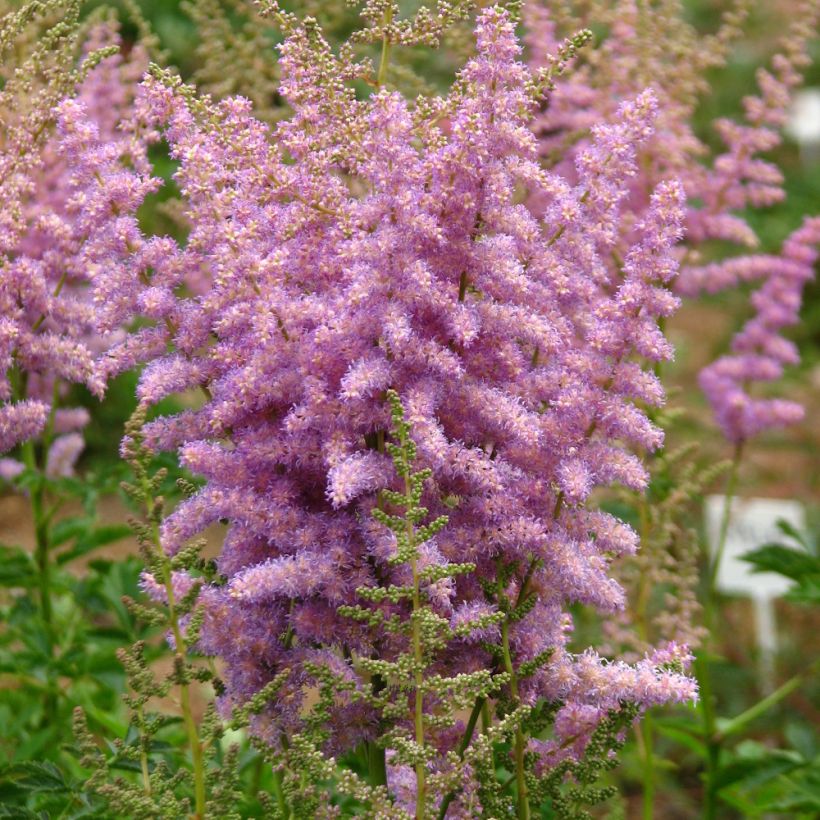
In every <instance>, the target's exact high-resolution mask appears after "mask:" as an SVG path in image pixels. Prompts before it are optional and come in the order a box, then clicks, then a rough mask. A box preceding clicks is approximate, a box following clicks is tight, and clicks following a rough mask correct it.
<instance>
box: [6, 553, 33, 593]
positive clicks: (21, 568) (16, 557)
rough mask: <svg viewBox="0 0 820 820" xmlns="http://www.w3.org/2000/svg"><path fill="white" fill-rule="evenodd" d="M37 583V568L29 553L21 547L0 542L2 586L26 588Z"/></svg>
mask: <svg viewBox="0 0 820 820" xmlns="http://www.w3.org/2000/svg"><path fill="white" fill-rule="evenodd" d="M36 583H37V573H36V568H35V566H34V561H33V560H32V558H31V556H30V555H29V553H27V552H26V551H25V550H23V549H21V548H20V547H10V546H6V545H5V544H0V587H7V588H9V587H12V588H13V587H20V588H26V587H31V586H34V585H35V584H36Z"/></svg>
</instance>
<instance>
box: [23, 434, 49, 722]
mask: <svg viewBox="0 0 820 820" xmlns="http://www.w3.org/2000/svg"><path fill="white" fill-rule="evenodd" d="M21 450H22V456H23V462H24V463H25V465H26V467H28V469H29V470H31V471H32V472H37V473H39V467H38V465H37V454H36V451H35V449H34V442H33V441H31V440H29V441H26V442H24V443H23V445H22V447H21ZM29 497H30V503H31V517H32V520H33V521H34V563H35V565H36V567H37V589H38V597H39V602H40V617H41V618H42V620H43V629H44V634H45V639H46V647H47V650H48V657H49V666H48V672H47V675H48V689H47V692H46V696H45V703H44V713H43V723H44V725H51V724H52V723H53V719H54V715H55V713H56V710H57V693H56V686H55V682H54V678H53V674H52V669H51V660H52V658H53V655H54V645H55V643H56V641H55V635H54V613H53V609H52V603H51V556H50V554H49V553H50V543H49V540H50V539H49V532H48V530H49V527H48V516H47V515H46V514H45V484H44V480H43V476H42V475H38V478H37V481H36V483H35V484H34V486H33V487H32V490H31V494H30V496H29Z"/></svg>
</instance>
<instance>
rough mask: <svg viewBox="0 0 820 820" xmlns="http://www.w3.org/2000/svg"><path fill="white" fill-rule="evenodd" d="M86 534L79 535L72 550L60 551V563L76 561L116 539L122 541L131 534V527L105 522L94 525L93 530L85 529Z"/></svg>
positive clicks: (58, 558)
mask: <svg viewBox="0 0 820 820" xmlns="http://www.w3.org/2000/svg"><path fill="white" fill-rule="evenodd" d="M85 533H86V534H85V535H81V536H80V537H77V541H76V543H75V544H74V546H73V547H72V548H71V549H70V550H66V551H65V552H62V553H60V554H59V555H58V556H57V563H58V564H59V565H61V566H62V565H63V564H67V563H68V562H69V561H74V560H76V559H77V558H81V557H82V556H83V555H87V554H88V553H89V552H93V551H94V550H95V549H99V548H100V547H104V546H106V545H107V544H113V543H115V542H116V541H121V540H122V539H123V538H127V537H128V536H129V535H131V534H132V533H131V528H130V527H129V526H127V525H126V524H105V525H102V526H99V527H94V528H93V529H92V530H90V531H88V530H86V531H85Z"/></svg>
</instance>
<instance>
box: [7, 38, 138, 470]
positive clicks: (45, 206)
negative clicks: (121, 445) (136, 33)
mask: <svg viewBox="0 0 820 820" xmlns="http://www.w3.org/2000/svg"><path fill="white" fill-rule="evenodd" d="M118 42H119V40H118V34H117V30H116V28H115V27H114V26H113V24H111V23H107V22H105V23H98V24H96V25H95V26H93V27H92V28H91V29H90V30H89V31H88V35H87V39H86V42H85V45H84V53H85V55H86V56H88V55H93V54H98V55H99V54H105V53H107V52H104V51H101V49H104V48H107V47H110V46H113V45H116V44H117V43H118ZM146 65H147V59H146V56H145V54H144V52H143V50H142V49H141V48H140V47H139V46H136V47H135V48H133V49H132V50H131V53H130V55H129V58H128V60H125V59H124V58H122V57H121V56H120V55H119V54H111V55H109V56H107V57H104V59H102V60H101V61H99V62H98V64H97V65H96V66H95V67H94V68H92V69H91V70H90V71H89V72H88V73H87V74H86V76H85V78H84V79H83V80H82V82H81V83H80V84H79V86H78V87H77V88H76V91H75V90H73V89H71V91H72V93H71V96H70V99H68V100H66V101H64V102H62V103H61V104H60V106H59V107H58V108H57V109H54V110H50V111H49V112H48V117H49V118H50V117H52V116H54V114H55V111H59V114H58V117H59V120H60V123H59V128H60V131H61V132H62V139H61V137H60V136H58V135H51V136H49V137H48V139H46V140H45V142H44V143H43V144H42V145H36V144H34V143H32V144H31V145H30V146H29V149H30V152H29V154H28V156H27V161H26V164H25V166H24V167H20V168H18V170H17V174H18V177H20V178H21V179H22V178H23V177H24V178H25V185H24V186H23V188H21V189H20V192H18V193H19V194H20V195H19V203H20V213H19V220H18V222H17V224H16V226H15V230H14V231H9V232H5V233H4V235H3V240H2V241H3V246H2V248H1V249H0V251H1V252H2V258H0V266H1V267H0V308H2V314H3V319H2V323H0V399H2V400H3V401H4V402H6V401H12V400H21V399H22V400H27V401H28V403H27V404H26V403H24V404H22V405H21V406H20V410H19V411H15V410H14V407H13V405H7V406H4V407H2V408H0V414H3V415H4V416H5V418H6V419H7V425H10V423H11V419H13V418H16V419H17V420H18V422H19V423H20V427H19V430H18V432H17V433H16V434H12V433H11V432H9V434H8V435H6V436H4V438H3V441H2V445H1V446H0V451H3V450H7V449H10V448H11V447H13V446H15V445H16V444H18V443H20V442H21V441H24V440H26V439H27V438H31V437H32V436H35V435H37V434H39V433H40V432H42V430H43V429H44V426H45V417H47V416H48V414H49V408H51V406H52V404H53V400H54V397H55V390H56V398H57V399H58V400H59V399H60V397H61V392H62V386H61V385H62V384H64V383H66V382H70V383H80V384H85V385H86V386H87V387H88V388H89V389H90V390H91V391H92V392H94V393H96V394H97V395H100V394H101V393H102V391H103V389H104V382H105V379H104V376H101V374H100V372H99V369H98V368H97V367H96V366H95V361H94V360H95V356H96V355H97V354H98V353H99V352H100V351H101V350H103V349H104V348H105V347H106V346H108V345H110V344H112V343H113V342H114V341H116V336H115V335H114V334H109V335H108V336H107V337H106V336H101V335H100V334H99V333H98V332H97V318H96V315H95V313H96V312H95V309H94V306H93V304H92V303H91V301H90V299H89V296H90V281H91V279H92V278H93V275H94V272H93V271H92V270H90V269H89V267H88V266H87V265H86V263H85V253H86V251H85V247H84V244H85V243H86V242H87V241H88V239H89V237H90V225H91V224H92V223H93V222H94V221H95V220H97V221H106V222H107V221H108V218H109V214H108V213H102V212H94V211H92V210H91V208H90V207H89V203H88V202H86V201H85V200H84V199H83V198H82V196H78V193H77V179H76V175H77V174H78V173H80V170H79V166H78V165H77V164H75V162H74V156H73V155H72V153H70V152H69V153H65V148H66V146H67V143H66V140H65V131H66V129H67V128H68V127H69V126H68V123H69V122H70V119H71V112H72V111H76V110H78V109H80V108H82V109H83V110H84V111H85V112H86V113H85V115H84V117H85V119H84V127H85V129H86V130H87V131H89V132H93V133H94V134H95V135H96V139H97V140H98V141H99V143H100V144H103V143H104V144H105V145H106V146H107V147H106V151H107V152H108V153H109V154H117V155H119V156H121V155H122V154H123V153H125V148H124V146H125V145H126V144H130V142H131V140H130V138H129V137H128V135H127V134H126V133H124V132H123V131H121V130H120V129H119V124H120V122H121V120H122V118H123V117H124V116H125V114H126V112H127V110H128V108H129V106H130V104H131V101H132V98H133V91H134V89H135V87H136V85H135V83H136V80H137V78H138V76H139V74H140V73H141V72H142V71H143V70H144V68H145V66H146ZM48 124H49V121H48V119H46V120H44V121H43V122H42V123H41V125H42V128H46V126H47V125H48ZM9 136H10V137H14V133H10V135H9ZM58 143H60V147H61V149H62V151H63V152H64V153H61V151H60V149H58ZM84 148H85V143H82V144H80V143H76V142H75V143H74V144H71V149H72V151H73V150H75V149H76V152H77V153H76V156H77V158H79V157H80V156H81V155H82V151H81V149H84ZM20 150H22V146H20V145H18V144H15V143H14V142H13V141H12V142H11V144H9V145H3V152H4V154H3V155H4V156H5V155H6V154H7V153H14V152H17V151H20ZM4 207H5V206H4ZM112 329H113V328H112ZM11 379H14V384H13V385H12V381H11ZM35 407H36V408H37V411H36V413H35V412H34V408H35ZM43 407H45V408H46V416H45V417H43V416H42V412H41V409H42V408H43ZM26 408H28V409H26ZM35 416H36V417H37V418H38V419H39V421H37V423H36V424H35V423H34V419H35ZM24 418H25V419H27V420H28V423H27V424H23V419H24ZM86 420H87V416H86V415H85V414H84V411H67V410H57V411H56V412H55V415H54V425H53V428H54V432H55V433H58V434H59V433H62V434H71V433H72V432H73V431H76V430H78V429H80V428H81V427H82V426H83V425H84V424H85V422H86ZM7 425H4V426H7ZM58 441H59V444H58V443H57V442H55V447H56V448H57V449H56V452H55V453H54V454H53V458H52V456H49V462H50V463H52V464H53V465H57V464H59V465H61V466H60V467H59V468H57V467H56V466H55V468H54V469H55V470H58V472H61V473H65V471H66V470H67V469H68V468H69V465H70V464H71V463H73V461H74V460H76V457H77V455H79V450H78V438H77V437H76V436H73V435H72V436H70V437H67V438H63V439H62V440H58Z"/></svg>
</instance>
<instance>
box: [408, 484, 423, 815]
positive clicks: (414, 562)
mask: <svg viewBox="0 0 820 820" xmlns="http://www.w3.org/2000/svg"><path fill="white" fill-rule="evenodd" d="M407 494H408V496H409V495H410V489H409V483H408V492H407ZM407 526H408V528H409V529H410V530H412V524H411V522H410V521H408V522H407ZM411 537H412V535H411ZM411 544H412V541H411ZM410 569H411V570H412V572H413V661H414V664H413V665H414V667H415V669H414V678H415V688H416V696H415V700H416V702H415V718H414V722H415V728H416V745H417V746H418V747H419V748H420V749H424V696H423V694H422V692H423V687H424V675H423V664H424V657H423V652H422V645H421V624H420V623H419V615H420V614H421V594H420V579H419V569H418V558H417V556H416V555H415V554H414V555H413V558H412V559H411V561H410ZM426 776H427V771H426V766H425V763H424V760H421V761H419V762H418V763H417V764H416V784H417V785H416V820H423V818H424V807H425V802H426V794H425V792H426V785H425V781H426Z"/></svg>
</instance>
